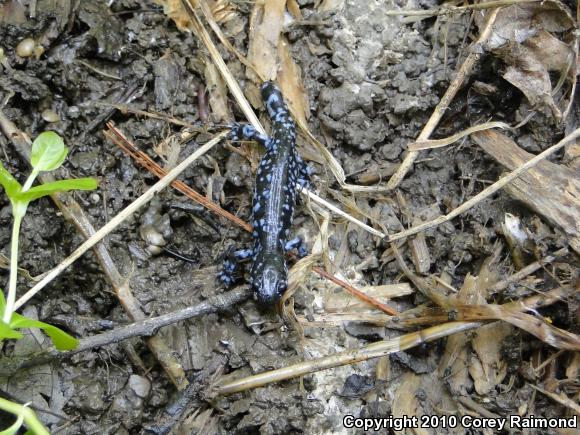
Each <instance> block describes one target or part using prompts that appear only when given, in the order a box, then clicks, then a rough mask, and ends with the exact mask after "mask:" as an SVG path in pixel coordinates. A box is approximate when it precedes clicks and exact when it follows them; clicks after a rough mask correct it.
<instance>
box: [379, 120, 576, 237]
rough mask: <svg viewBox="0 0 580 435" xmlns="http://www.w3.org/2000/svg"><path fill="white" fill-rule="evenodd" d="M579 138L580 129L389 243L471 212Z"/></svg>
mask: <svg viewBox="0 0 580 435" xmlns="http://www.w3.org/2000/svg"><path fill="white" fill-rule="evenodd" d="M578 137H580V128H578V129H576V130H574V131H573V132H572V133H570V134H569V135H568V136H566V137H565V138H564V139H562V140H561V141H560V142H558V143H557V144H556V145H553V146H551V147H550V148H548V149H547V150H545V151H543V152H541V153H540V154H538V155H537V156H535V157H534V158H532V159H530V160H528V161H527V162H526V163H524V164H523V165H522V166H520V167H519V168H517V169H515V170H513V171H512V172H510V173H509V174H507V175H506V176H504V177H502V178H500V179H499V180H498V181H496V182H495V183H494V184H492V185H491V186H489V187H487V188H485V189H484V190H482V191H481V192H479V193H478V194H477V195H475V196H474V197H473V198H471V199H469V200H467V201H465V202H464V203H463V204H461V205H460V206H459V207H457V208H456V209H455V210H453V211H452V212H450V213H448V214H446V215H444V216H440V217H438V218H437V219H433V220H432V221H429V222H425V223H424V224H421V225H417V226H416V227H412V228H409V229H408V230H405V231H401V232H400V233H397V234H393V235H392V236H388V241H389V242H393V241H395V240H399V239H403V238H405V237H409V236H411V235H413V234H417V233H420V232H421V231H425V230H428V229H429V228H433V227H436V226H437V225H441V224H442V223H444V222H448V221H450V220H451V219H453V218H455V217H457V216H459V215H460V214H461V213H463V212H465V211H467V210H469V209H470V208H471V207H473V206H474V205H476V204H478V203H479V202H481V201H483V200H484V199H485V198H487V197H489V196H491V195H493V194H494V193H495V192H497V191H498V190H500V189H501V188H502V187H504V186H505V185H506V184H508V183H510V182H511V181H513V180H515V179H516V178H518V177H519V176H520V175H522V173H524V172H525V171H527V170H528V169H530V168H532V167H534V166H535V165H537V164H538V163H539V162H541V161H542V160H544V159H545V158H547V157H548V156H550V155H552V154H554V153H555V152H556V151H558V150H559V149H561V148H563V147H564V146H565V145H567V144H568V143H570V142H572V141H573V140H576V139H577V138H578Z"/></svg>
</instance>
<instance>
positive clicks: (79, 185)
mask: <svg viewBox="0 0 580 435" xmlns="http://www.w3.org/2000/svg"><path fill="white" fill-rule="evenodd" d="M97 186H98V183H97V180H95V179H94V178H75V179H71V180H59V181H54V182H52V183H46V184H41V185H39V186H34V187H32V188H30V189H29V190H27V191H26V192H20V193H18V194H17V195H16V198H17V199H18V200H19V201H23V202H30V201H33V200H35V199H38V198H42V197H43V196H47V195H50V194H52V193H55V192H65V191H67V190H93V189H96V188H97Z"/></svg>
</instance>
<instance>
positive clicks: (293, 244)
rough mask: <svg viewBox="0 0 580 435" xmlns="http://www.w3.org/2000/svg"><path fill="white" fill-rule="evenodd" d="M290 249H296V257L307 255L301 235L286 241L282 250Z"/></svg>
mask: <svg viewBox="0 0 580 435" xmlns="http://www.w3.org/2000/svg"><path fill="white" fill-rule="evenodd" d="M292 249H296V250H297V251H298V257H299V258H302V257H306V255H308V249H307V248H306V246H304V242H303V240H302V238H301V237H295V238H293V239H292V240H289V241H288V242H286V245H285V246H284V250H285V251H286V252H288V251H291V250H292Z"/></svg>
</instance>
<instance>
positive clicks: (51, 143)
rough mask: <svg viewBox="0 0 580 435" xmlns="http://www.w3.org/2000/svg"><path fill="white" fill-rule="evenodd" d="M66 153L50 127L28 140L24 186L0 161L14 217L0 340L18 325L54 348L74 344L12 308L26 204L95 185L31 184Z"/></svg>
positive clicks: (15, 335)
mask: <svg viewBox="0 0 580 435" xmlns="http://www.w3.org/2000/svg"><path fill="white" fill-rule="evenodd" d="M67 153H68V149H67V148H66V147H65V145H64V142H63V140H62V138H61V137H60V136H59V135H58V134H56V133H54V132H52V131H47V132H44V133H41V134H40V135H39V136H38V137H37V138H36V140H35V141H34V142H33V143H32V153H31V157H30V163H31V164H32V172H31V173H30V175H29V177H28V179H27V180H26V182H25V183H24V186H22V185H21V184H20V183H19V182H18V180H16V179H15V178H14V177H13V176H12V175H11V174H10V172H8V171H7V170H6V169H5V168H4V166H3V165H2V163H1V162H0V185H2V187H3V188H4V191H5V192H6V195H8V198H9V199H10V203H11V205H12V216H13V218H14V223H13V225H12V241H11V246H10V278H9V281H8V294H7V296H6V298H4V292H3V291H2V290H1V289H0V341H1V340H3V339H20V338H22V333H21V332H19V331H18V329H22V328H39V329H42V330H43V331H44V332H45V333H46V335H48V336H49V337H50V339H51V340H52V342H53V344H54V346H55V347H56V348H57V349H58V350H70V349H74V348H75V347H77V345H78V340H77V339H75V338H74V337H72V336H70V335H69V334H67V333H66V332H64V331H62V330H60V329H58V328H57V327H55V326H52V325H49V324H47V323H44V322H40V321H38V320H34V319H29V318H27V317H24V316H22V315H20V314H18V313H15V312H14V307H15V303H16V278H17V273H18V239H19V236H20V224H21V223H22V219H23V218H24V215H25V214H26V210H27V208H28V204H30V202H31V201H34V200H35V199H38V198H42V197H43V196H47V195H50V194H53V193H56V192H64V191H69V190H92V189H96V187H97V182H96V180H95V179H93V178H80V179H74V180H59V181H55V182H52V183H46V184H41V185H39V186H35V187H32V183H34V180H35V179H36V177H37V176H38V174H39V173H40V172H41V171H54V170H55V169H57V168H58V167H60V165H62V163H63V161H64V159H65V158H66V155H67Z"/></svg>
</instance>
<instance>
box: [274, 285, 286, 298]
mask: <svg viewBox="0 0 580 435" xmlns="http://www.w3.org/2000/svg"><path fill="white" fill-rule="evenodd" d="M287 288H288V284H286V282H285V281H280V282H278V288H277V289H276V290H277V292H278V295H279V296H280V297H282V295H283V294H284V293H285V292H286V289H287Z"/></svg>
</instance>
